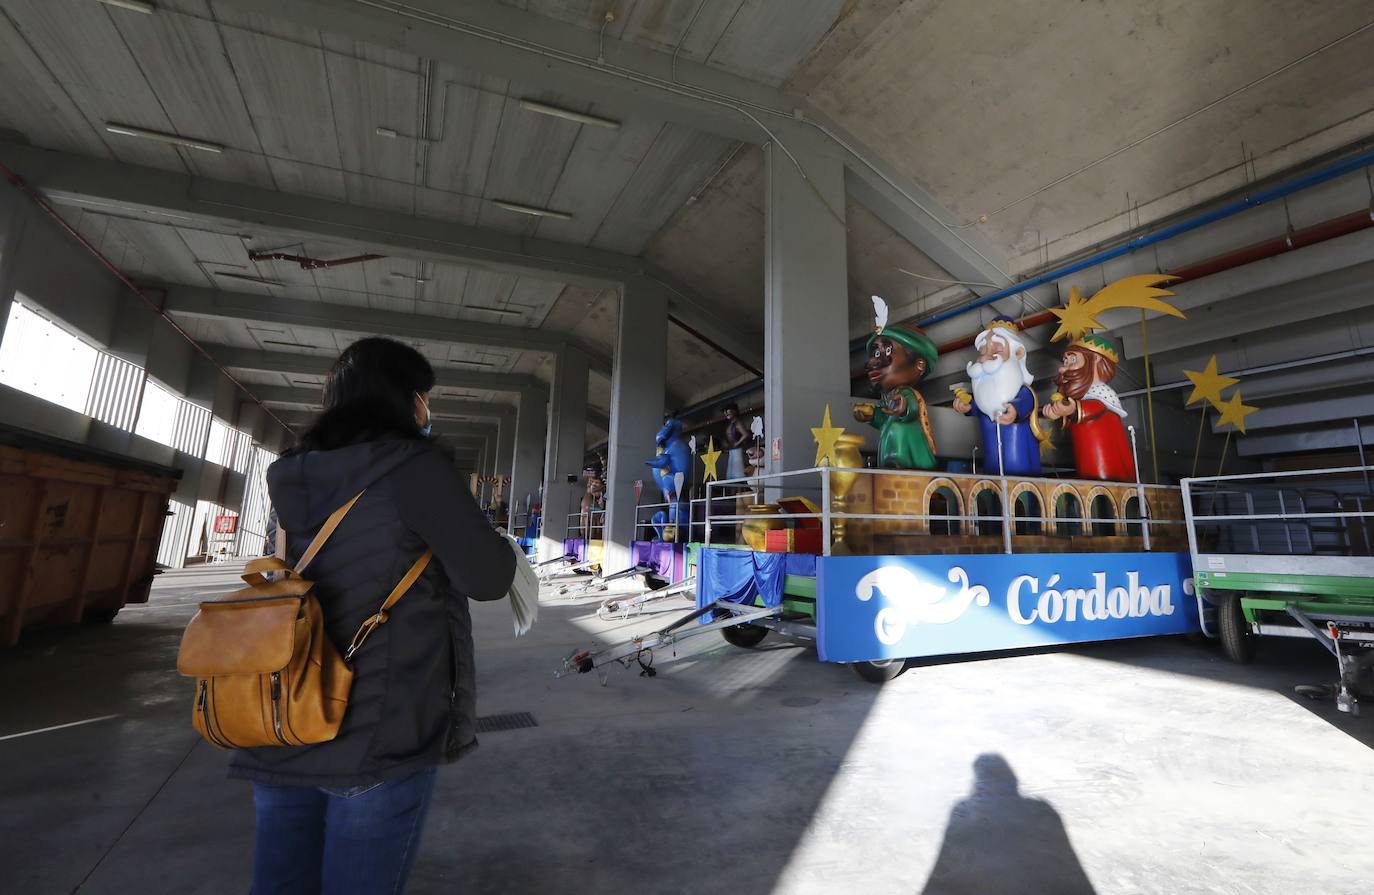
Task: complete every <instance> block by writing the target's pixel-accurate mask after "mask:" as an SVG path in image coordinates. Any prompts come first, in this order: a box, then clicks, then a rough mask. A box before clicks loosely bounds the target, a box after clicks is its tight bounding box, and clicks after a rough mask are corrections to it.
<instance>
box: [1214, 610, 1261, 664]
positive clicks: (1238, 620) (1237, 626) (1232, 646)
mask: <svg viewBox="0 0 1374 895" xmlns="http://www.w3.org/2000/svg"><path fill="white" fill-rule="evenodd" d="M1217 628H1218V629H1219V633H1220V634H1221V648H1222V651H1223V652H1225V653H1226V658H1228V659H1230V660H1231V661H1232V662H1235V663H1236V664H1237V665H1248V664H1250V663H1251V662H1253V661H1254V659H1255V635H1254V634H1251V633H1250V628H1249V625H1247V624H1246V622H1245V613H1244V612H1243V611H1242V610H1241V607H1240V596H1239V595H1237V594H1231V595H1229V596H1227V598H1226V599H1225V600H1224V601H1222V604H1221V605H1220V606H1218V607H1217Z"/></svg>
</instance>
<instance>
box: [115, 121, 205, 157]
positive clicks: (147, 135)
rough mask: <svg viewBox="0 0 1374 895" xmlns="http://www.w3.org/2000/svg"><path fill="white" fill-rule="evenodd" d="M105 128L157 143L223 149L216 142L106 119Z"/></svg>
mask: <svg viewBox="0 0 1374 895" xmlns="http://www.w3.org/2000/svg"><path fill="white" fill-rule="evenodd" d="M105 130H107V131H109V132H110V133H112V134H119V135H120V136H124V137H138V138H140V139H143V140H156V141H157V142H159V143H169V144H171V145H172V146H185V147H186V148H187V149H199V150H200V151H201V152H223V151H224V147H223V146H221V145H220V144H218V143H208V142H206V141H205V140H192V139H190V138H188V137H178V136H177V135H176V134H164V133H163V132H162V131H150V130H146V129H144V128H141V127H131V126H129V125H127V124H116V123H115V122H113V121H107V122H106V123H105Z"/></svg>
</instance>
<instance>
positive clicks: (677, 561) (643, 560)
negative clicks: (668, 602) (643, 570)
mask: <svg viewBox="0 0 1374 895" xmlns="http://www.w3.org/2000/svg"><path fill="white" fill-rule="evenodd" d="M630 561H631V562H632V563H634V564H635V565H640V564H643V565H647V566H652V567H653V570H654V574H656V575H658V576H659V577H660V578H667V579H668V580H669V581H678V580H679V579H681V578H684V577H685V576H686V573H687V547H686V545H685V544H669V543H667V542H666V541H635V542H633V543H632V544H631V545H630Z"/></svg>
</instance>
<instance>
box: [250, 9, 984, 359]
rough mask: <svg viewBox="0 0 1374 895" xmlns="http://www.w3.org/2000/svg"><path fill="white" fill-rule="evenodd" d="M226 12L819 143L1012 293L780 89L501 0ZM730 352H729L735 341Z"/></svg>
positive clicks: (725, 126) (934, 248)
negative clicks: (244, 13)
mask: <svg viewBox="0 0 1374 895" xmlns="http://www.w3.org/2000/svg"><path fill="white" fill-rule="evenodd" d="M223 2H225V3H227V4H229V5H232V6H237V7H239V8H241V9H244V10H246V11H250V12H254V13H257V14H259V15H262V16H266V17H269V18H273V19H278V20H286V21H291V22H294V23H296V24H299V25H303V26H305V27H308V28H319V27H321V23H322V22H323V23H328V24H327V25H326V26H325V27H326V30H328V31H330V32H332V33H335V34H339V35H343V36H347V37H351V38H354V39H356V40H360V41H364V42H366V43H369V44H372V45H376V46H384V47H388V48H390V49H394V50H399V51H401V52H405V53H410V54H413V55H416V56H419V57H421V58H426V59H437V60H442V61H445V62H449V63H451V64H453V65H457V66H459V67H460V68H462V69H464V70H466V71H470V72H482V73H485V74H488V75H495V76H498V77H503V78H508V79H510V80H511V81H513V82H515V83H518V84H520V85H522V86H527V87H529V88H533V89H537V90H549V91H554V92H556V93H557V94H559V95H563V96H579V97H582V98H583V99H585V100H590V101H592V102H595V103H596V107H597V111H598V112H600V113H601V114H615V115H622V116H625V117H637V118H647V119H649V120H652V121H670V122H674V123H677V124H682V125H685V126H687V127H690V128H692V129H693V130H698V131H702V132H705V133H711V134H717V135H719V136H723V137H728V138H730V139H735V140H743V141H745V142H748V143H755V144H759V145H762V144H764V143H768V142H778V143H781V144H783V145H785V146H789V147H799V146H801V145H802V144H810V145H811V146H813V147H818V148H820V150H821V151H824V152H828V153H830V154H832V155H836V156H839V157H841V158H843V159H844V162H845V165H846V166H847V167H848V168H849V169H850V170H851V171H852V172H853V173H854V175H855V176H854V177H852V178H850V181H851V185H852V186H853V187H857V188H859V189H860V190H861V192H862V194H863V197H864V198H866V199H867V200H868V202H871V203H872V205H873V206H874V207H872V208H871V209H870V210H872V211H874V213H875V214H878V215H879V217H880V218H882V219H883V220H885V221H887V223H888V225H889V226H891V227H893V229H894V230H896V231H897V232H899V233H901V234H902V235H903V236H904V237H906V238H907V239H908V240H910V241H911V242H912V244H913V245H915V246H916V247H917V248H919V249H921V250H922V251H923V252H925V253H926V254H927V255H929V256H930V257H931V258H932V260H934V261H935V262H936V263H937V264H940V266H941V267H943V268H944V269H945V270H948V271H950V272H951V273H952V274H953V275H954V277H955V278H956V279H960V280H972V281H990V282H993V283H997V284H1004V283H1008V284H1009V283H1010V282H1011V281H1010V280H1009V279H1008V278H1007V275H1006V274H1005V273H1004V272H1003V270H1002V267H1003V266H1004V265H1003V263H1002V260H1001V257H1000V255H998V254H997V253H995V252H994V250H993V249H992V247H991V245H990V244H989V243H986V242H985V241H983V240H982V238H981V237H980V236H979V235H978V234H977V233H976V232H974V231H973V230H972V229H971V228H970V229H967V230H960V229H957V228H956V227H954V226H953V224H951V223H949V222H950V221H952V220H953V218H952V216H951V215H950V214H949V213H948V212H946V211H945V210H944V209H943V208H941V207H940V205H939V204H938V203H937V202H936V201H935V199H934V198H933V197H932V196H931V195H930V194H929V193H927V192H926V191H925V190H923V189H922V188H920V187H919V186H918V185H917V184H916V183H915V182H913V181H911V180H910V178H906V177H904V176H902V175H901V174H900V173H898V172H897V171H896V170H895V169H892V168H891V167H890V166H887V165H885V164H884V163H883V162H882V161H881V160H880V156H879V154H878V153H876V152H873V151H872V150H871V149H869V148H868V147H867V146H865V145H864V144H863V143H862V142H861V141H859V140H858V139H857V138H855V137H854V136H853V135H851V134H848V133H847V132H845V131H844V129H843V128H841V127H840V126H839V125H838V124H836V123H835V122H833V121H830V120H829V119H828V118H827V117H826V116H825V115H824V114H822V113H821V112H820V111H819V110H817V109H815V108H814V107H812V106H811V105H810V104H809V103H807V102H806V101H805V100H804V99H803V98H802V97H800V96H796V95H793V94H789V93H787V92H785V91H782V90H779V89H777V88H775V87H771V86H769V85H766V84H761V83H759V82H757V81H751V80H749V79H747V78H743V77H740V76H738V75H734V74H731V73H729V72H726V71H723V70H721V69H719V68H715V67H713V66H710V65H704V64H701V63H698V62H693V61H691V60H689V59H683V58H681V56H680V55H675V54H674V53H671V52H667V51H664V50H657V49H653V48H650V47H646V46H642V45H639V44H636V43H633V42H631V41H625V40H620V39H617V38H615V37H607V36H605V35H602V34H598V33H597V32H596V31H590V30H587V29H585V28H581V27H578V26H577V25H573V24H570V23H567V22H560V21H557V20H555V19H552V18H550V17H547V16H541V15H537V14H535V13H531V12H527V11H525V10H522V9H518V8H516V7H514V6H512V5H508V4H505V3H499V2H494V0H466V2H464V3H463V4H461V5H460V6H454V5H453V4H445V3H442V2H440V0H418V2H411V3H408V4H406V5H404V6H402V5H401V4H395V5H390V4H385V5H384V4H380V3H374V2H367V3H362V2H358V0H293V2H292V3H281V2H279V0H223ZM879 196H882V197H884V198H882V199H879V198H878V197H879ZM865 204H868V203H867V202H866V203H865ZM673 310H674V309H673V308H672V307H671V306H670V311H673ZM674 316H678V315H677V314H676V313H674ZM684 319H685V318H684ZM686 322H687V324H688V326H691V327H696V325H697V324H694V323H692V322H691V321H690V320H687V321H686ZM702 332H703V334H704V335H709V333H707V332H706V331H704V330H703V331H702ZM720 344H722V345H725V346H726V347H727V348H729V343H728V342H721V343H720ZM758 344H759V345H761V344H762V337H761V336H760V338H759V340H758ZM729 350H730V352H731V353H736V351H735V349H734V348H729ZM753 351H760V349H759V348H754V349H753ZM738 356H739V359H740V360H742V361H746V366H750V367H761V366H762V361H761V360H760V361H759V363H757V364H755V363H753V362H752V361H749V360H748V358H749V357H750V356H751V354H750V353H740V354H739V355H738Z"/></svg>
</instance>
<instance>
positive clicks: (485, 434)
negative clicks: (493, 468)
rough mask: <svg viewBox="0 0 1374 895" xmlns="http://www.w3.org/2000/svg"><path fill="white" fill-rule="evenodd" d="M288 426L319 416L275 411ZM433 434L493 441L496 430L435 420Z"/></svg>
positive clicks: (306, 423)
mask: <svg viewBox="0 0 1374 895" xmlns="http://www.w3.org/2000/svg"><path fill="white" fill-rule="evenodd" d="M276 413H277V415H278V416H280V417H281V418H282V421H283V422H285V423H286V424H287V425H288V426H291V428H293V429H295V430H296V431H298V432H299V431H301V430H303V429H305V428H306V427H307V426H309V425H310V424H311V423H313V422H314V421H315V419H316V418H317V417H318V416H319V414H318V413H317V412H315V411H313V410H305V409H298V410H297V409H292V410H287V409H282V410H278V411H276ZM434 434H436V435H439V436H442V437H443V438H444V439H445V441H448V440H449V439H452V438H475V439H487V438H490V439H492V440H493V441H495V439H496V428H495V427H494V426H482V425H480V424H477V423H462V422H455V421H453V420H436V421H435V423H434Z"/></svg>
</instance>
